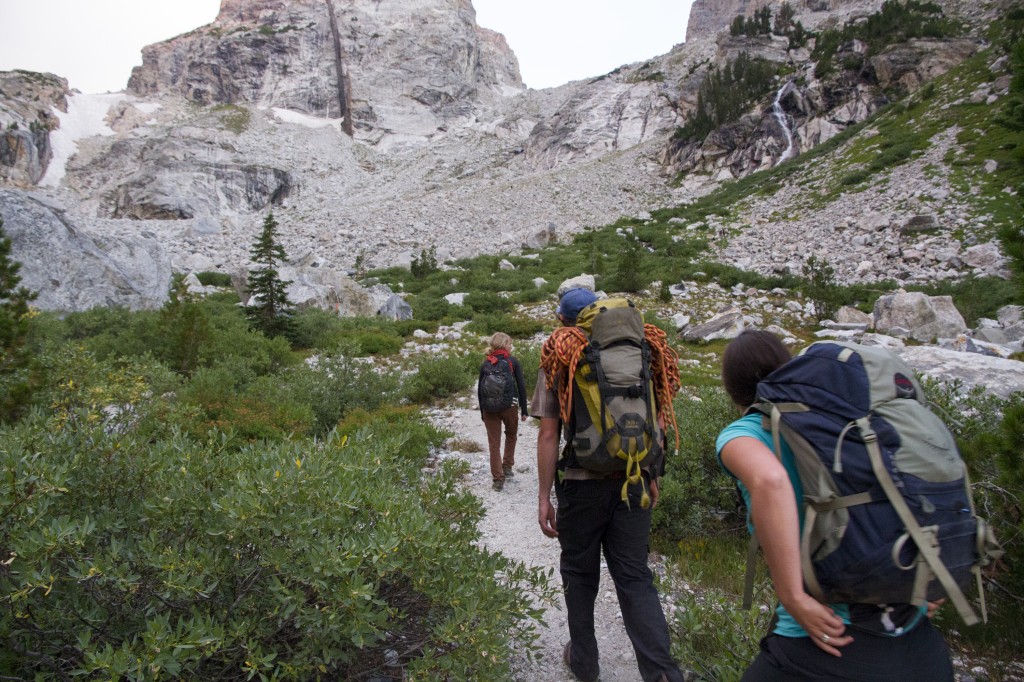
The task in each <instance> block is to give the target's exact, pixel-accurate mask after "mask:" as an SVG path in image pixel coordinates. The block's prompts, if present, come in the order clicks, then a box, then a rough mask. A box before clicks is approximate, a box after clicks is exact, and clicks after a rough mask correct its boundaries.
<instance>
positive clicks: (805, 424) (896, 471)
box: [746, 341, 1002, 625]
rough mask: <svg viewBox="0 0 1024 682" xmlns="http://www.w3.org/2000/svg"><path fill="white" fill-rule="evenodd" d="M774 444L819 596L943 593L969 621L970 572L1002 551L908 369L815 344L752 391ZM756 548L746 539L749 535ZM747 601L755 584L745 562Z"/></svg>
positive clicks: (850, 599) (900, 598)
mask: <svg viewBox="0 0 1024 682" xmlns="http://www.w3.org/2000/svg"><path fill="white" fill-rule="evenodd" d="M753 407H754V409H756V410H758V411H759V412H761V413H762V414H763V415H764V423H765V426H766V428H770V429H771V432H772V436H773V439H774V442H775V451H776V454H778V455H779V456H780V457H781V452H782V450H781V447H780V445H781V443H780V439H783V440H785V442H786V443H787V444H788V445H789V447H790V449H791V450H792V452H793V456H794V458H795V460H796V467H797V471H798V474H799V477H800V482H801V485H802V486H803V492H804V499H803V502H804V516H803V522H802V525H803V530H802V534H801V543H800V545H801V552H800V553H801V562H802V565H803V578H804V583H805V585H806V587H807V589H808V591H809V592H810V593H811V594H812V595H814V596H815V597H817V598H818V599H820V600H821V601H823V602H830V603H868V604H901V603H911V604H918V605H920V604H924V603H925V601H933V600H936V599H939V598H942V597H948V598H949V599H950V601H952V602H953V604H954V605H955V606H956V608H957V610H958V611H959V613H960V615H961V617H962V618H963V619H964V622H966V623H967V624H968V625H970V624H973V623H976V622H977V621H978V617H977V616H976V615H975V613H974V609H973V608H972V607H971V604H970V603H969V602H968V600H967V599H966V598H965V597H964V594H963V589H964V588H965V587H967V585H968V584H969V583H970V582H971V580H970V579H971V576H972V574H973V575H974V576H975V577H976V579H977V583H978V592H979V598H980V602H981V613H982V618H985V615H986V614H985V602H984V593H983V592H982V589H981V572H980V568H981V567H982V566H985V565H986V564H987V563H989V561H990V560H992V559H995V558H998V557H999V556H1000V555H1001V554H1002V552H1001V550H1000V549H999V545H998V543H997V542H996V541H995V538H994V537H993V535H992V533H991V530H990V529H989V527H988V525H987V524H986V523H985V521H983V520H982V519H980V518H979V517H978V516H977V514H976V513H975V509H974V502H973V500H972V497H971V489H970V482H969V480H968V477H967V469H966V467H965V466H964V463H963V460H962V459H961V457H960V454H959V451H958V449H957V446H956V442H955V440H954V437H953V435H952V434H951V433H950V432H949V430H948V429H947V428H946V426H945V424H943V423H942V421H941V420H940V419H939V418H938V417H937V416H936V415H935V414H934V413H933V412H932V411H931V410H930V409H928V407H927V406H926V404H925V402H924V394H923V392H922V390H921V386H920V385H919V384H918V382H917V380H916V379H915V377H914V374H913V372H912V371H911V370H910V368H909V367H908V366H907V365H906V364H905V363H904V362H903V361H902V360H900V359H899V358H898V357H897V356H896V355H894V354H893V353H891V352H889V351H887V350H885V349H883V348H877V347H868V346H860V345H857V344H854V343H839V342H831V341H822V342H817V343H814V344H812V345H810V346H809V347H807V348H805V349H804V350H803V351H802V352H801V353H800V354H799V355H798V356H797V357H795V358H793V359H792V360H791V361H790V362H788V363H786V364H785V365H783V366H782V367H780V368H778V369H777V370H775V371H774V372H772V373H771V374H770V375H768V376H767V377H766V378H765V379H763V380H762V381H761V382H760V383H759V384H758V387H757V402H756V403H755V405H754V406H753ZM751 548H752V550H754V549H756V536H755V539H754V540H753V541H752V545H751ZM747 582H748V588H747V597H746V601H747V604H749V598H750V597H749V595H750V591H751V587H752V583H753V579H752V572H751V571H750V566H749V565H748V581H747Z"/></svg>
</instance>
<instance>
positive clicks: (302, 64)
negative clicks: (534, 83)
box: [128, 0, 524, 142]
mask: <svg viewBox="0 0 1024 682" xmlns="http://www.w3.org/2000/svg"><path fill="white" fill-rule="evenodd" d="M142 56H143V63H142V65H141V66H139V67H136V68H135V70H134V71H133V73H132V77H131V79H130V81H129V83H128V91H129V92H130V93H131V94H133V95H137V96H140V97H152V96H154V95H160V94H168V93H170V94H177V95H182V96H184V97H185V98H186V99H188V100H191V101H193V102H196V103H199V104H227V105H230V104H248V105H256V106H258V107H261V108H274V107H279V108H284V109H290V110H293V111H299V112H302V113H305V114H310V115H313V116H319V117H324V118H341V119H344V127H345V131H346V132H347V133H348V134H349V135H353V136H358V137H360V138H363V139H367V140H369V141H371V142H372V141H377V140H379V139H380V138H381V137H382V136H385V135H387V134H389V133H395V132H398V133H402V134H412V135H426V134H431V133H434V132H436V131H438V130H443V129H445V128H447V127H448V126H449V125H450V124H451V123H452V122H453V121H456V120H461V119H465V118H467V117H469V116H471V115H472V114H473V112H474V111H476V110H477V109H478V108H479V107H480V105H481V104H482V103H484V102H488V101H493V100H495V99H496V98H500V97H501V96H503V95H505V94H509V93H511V92H517V91H520V90H522V89H523V87H524V86H523V82H522V77H521V76H520V73H519V64H518V61H517V60H516V57H515V55H514V54H513V53H512V51H511V50H510V49H509V47H508V44H507V43H506V42H505V40H504V38H503V37H502V36H500V35H499V34H497V33H495V32H493V31H488V30H485V29H481V28H480V27H479V26H477V24H476V13H475V11H474V10H473V6H472V4H471V3H470V2H469V0H389V1H378V0H349V1H346V2H342V1H340V0H294V1H289V2H284V1H283V0H223V1H222V3H221V9H220V13H219V14H218V16H217V19H216V20H215V21H214V22H213V23H212V24H209V25H208V26H204V27H202V28H200V29H197V30H195V31H192V32H191V33H187V34H185V35H181V36H178V37H176V38H173V39H171V40H168V41H165V42H163V43H158V44H156V45H150V46H148V47H146V48H145V49H144V50H143V53H142Z"/></svg>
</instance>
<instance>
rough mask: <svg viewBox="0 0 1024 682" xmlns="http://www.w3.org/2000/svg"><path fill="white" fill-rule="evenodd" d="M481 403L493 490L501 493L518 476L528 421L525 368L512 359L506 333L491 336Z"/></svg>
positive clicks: (479, 397) (482, 374) (483, 370)
mask: <svg viewBox="0 0 1024 682" xmlns="http://www.w3.org/2000/svg"><path fill="white" fill-rule="evenodd" d="M477 400H478V402H479V404H480V418H481V419H482V420H483V422H484V428H485V429H487V448H488V450H490V455H491V479H492V481H493V483H492V487H493V488H494V490H498V491H500V490H501V489H502V488H503V487H504V486H505V479H506V478H512V477H513V476H514V475H515V473H514V472H513V470H512V467H513V466H515V463H516V438H517V436H518V434H519V420H520V419H521V420H522V421H526V417H527V412H526V382H525V381H524V380H523V368H522V367H521V366H520V365H519V361H518V360H516V359H515V358H514V357H512V338H511V337H510V336H509V335H508V334H505V333H504V332H497V333H496V334H494V336H492V337H491V340H490V350H489V351H488V352H487V357H486V358H485V359H484V361H483V364H481V365H480V377H479V380H478V382H477ZM517 413H518V416H519V419H517ZM502 426H504V427H505V454H504V456H502V453H501V429H502Z"/></svg>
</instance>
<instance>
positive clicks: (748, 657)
mask: <svg viewBox="0 0 1024 682" xmlns="http://www.w3.org/2000/svg"><path fill="white" fill-rule="evenodd" d="M770 621H771V611H770V610H765V611H761V610H760V609H757V608H753V609H751V610H749V611H743V610H742V609H739V608H737V604H736V600H735V597H732V596H728V595H724V594H722V593H721V592H718V591H717V590H701V591H700V592H699V593H694V592H691V591H688V590H687V591H683V592H682V595H681V598H680V599H678V600H677V602H676V612H675V618H674V620H673V621H671V622H670V629H671V632H672V656H673V658H675V659H676V660H677V661H680V662H681V663H682V665H683V666H684V667H686V668H689V669H691V670H693V671H695V672H696V673H697V674H698V675H700V679H702V680H711V681H713V682H737V680H739V679H740V678H741V677H742V676H743V672H744V671H745V670H746V669H747V667H748V666H749V665H750V662H751V661H753V660H754V658H755V657H756V656H757V654H758V648H759V643H760V641H761V638H762V637H763V636H764V635H765V633H766V632H768V625H769V623H770Z"/></svg>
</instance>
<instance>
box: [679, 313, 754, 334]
mask: <svg viewBox="0 0 1024 682" xmlns="http://www.w3.org/2000/svg"><path fill="white" fill-rule="evenodd" d="M746 328H747V324H746V321H745V319H744V315H743V312H742V311H741V310H739V309H738V308H728V309H726V310H723V311H721V312H719V313H717V314H715V316H714V317H712V318H711V319H709V320H707V321H706V322H703V323H701V324H696V325H693V326H690V327H687V328H685V329H684V330H683V331H682V332H681V333H680V336H681V337H682V338H683V339H685V340H687V341H714V340H715V339H735V338H736V337H737V336H739V335H740V333H741V332H742V331H743V330H744V329H746Z"/></svg>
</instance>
